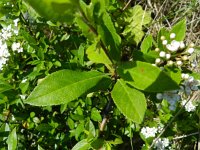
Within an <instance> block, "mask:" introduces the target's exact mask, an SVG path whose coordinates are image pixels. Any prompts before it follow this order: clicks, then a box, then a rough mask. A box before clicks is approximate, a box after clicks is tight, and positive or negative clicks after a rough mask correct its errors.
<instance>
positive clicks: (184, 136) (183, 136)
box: [173, 132, 199, 140]
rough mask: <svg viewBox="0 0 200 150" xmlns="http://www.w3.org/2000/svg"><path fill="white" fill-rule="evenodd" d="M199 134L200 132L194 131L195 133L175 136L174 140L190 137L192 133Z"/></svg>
mask: <svg viewBox="0 0 200 150" xmlns="http://www.w3.org/2000/svg"><path fill="white" fill-rule="evenodd" d="M197 134H199V132H194V133H191V134H188V135H182V136H178V137H175V138H173V140H179V139H182V138H186V137H189V136H192V135H197Z"/></svg>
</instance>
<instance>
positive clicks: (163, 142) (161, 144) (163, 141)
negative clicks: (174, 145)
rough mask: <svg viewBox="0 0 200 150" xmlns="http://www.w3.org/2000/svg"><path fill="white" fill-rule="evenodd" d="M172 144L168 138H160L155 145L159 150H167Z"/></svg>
mask: <svg viewBox="0 0 200 150" xmlns="http://www.w3.org/2000/svg"><path fill="white" fill-rule="evenodd" d="M169 144H170V142H169V139H168V138H159V139H158V140H157V141H156V142H155V145H154V148H155V149H157V150H165V149H166V148H167V147H168V146H169Z"/></svg>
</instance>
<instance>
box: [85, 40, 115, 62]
mask: <svg viewBox="0 0 200 150" xmlns="http://www.w3.org/2000/svg"><path fill="white" fill-rule="evenodd" d="M86 54H87V56H88V58H89V60H91V61H92V62H94V63H102V64H108V65H110V64H112V62H111V61H110V59H109V58H108V56H107V55H106V54H105V52H104V51H103V49H102V48H101V47H98V46H97V43H94V44H92V45H91V46H89V47H88V49H87V50H86Z"/></svg>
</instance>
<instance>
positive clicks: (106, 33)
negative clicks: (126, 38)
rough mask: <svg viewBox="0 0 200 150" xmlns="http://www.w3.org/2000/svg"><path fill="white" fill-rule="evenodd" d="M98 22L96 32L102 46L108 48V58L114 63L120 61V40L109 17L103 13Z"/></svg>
mask: <svg viewBox="0 0 200 150" xmlns="http://www.w3.org/2000/svg"><path fill="white" fill-rule="evenodd" d="M98 21H99V22H98V25H97V31H98V33H99V35H100V37H101V40H102V41H103V44H104V45H105V46H106V47H107V48H109V54H110V57H111V58H113V59H114V60H116V61H118V60H120V57H121V51H120V44H121V38H120V36H119V35H118V34H117V32H116V29H115V27H114V25H113V22H112V20H111V17H110V16H109V14H108V13H106V12H105V13H104V14H102V16H101V17H100V18H99V20H98Z"/></svg>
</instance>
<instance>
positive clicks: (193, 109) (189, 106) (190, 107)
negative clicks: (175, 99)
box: [181, 100, 196, 112]
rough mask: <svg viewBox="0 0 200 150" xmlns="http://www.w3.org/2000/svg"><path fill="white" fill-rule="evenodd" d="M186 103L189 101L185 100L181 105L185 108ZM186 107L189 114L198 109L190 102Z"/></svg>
mask: <svg viewBox="0 0 200 150" xmlns="http://www.w3.org/2000/svg"><path fill="white" fill-rule="evenodd" d="M186 102H187V100H183V101H182V102H181V105H182V106H184V105H185V104H186ZM184 107H185V110H186V111H187V112H191V111H195V109H196V106H195V105H194V104H193V103H192V101H189V102H188V103H187V104H186V105H185V106H184Z"/></svg>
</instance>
